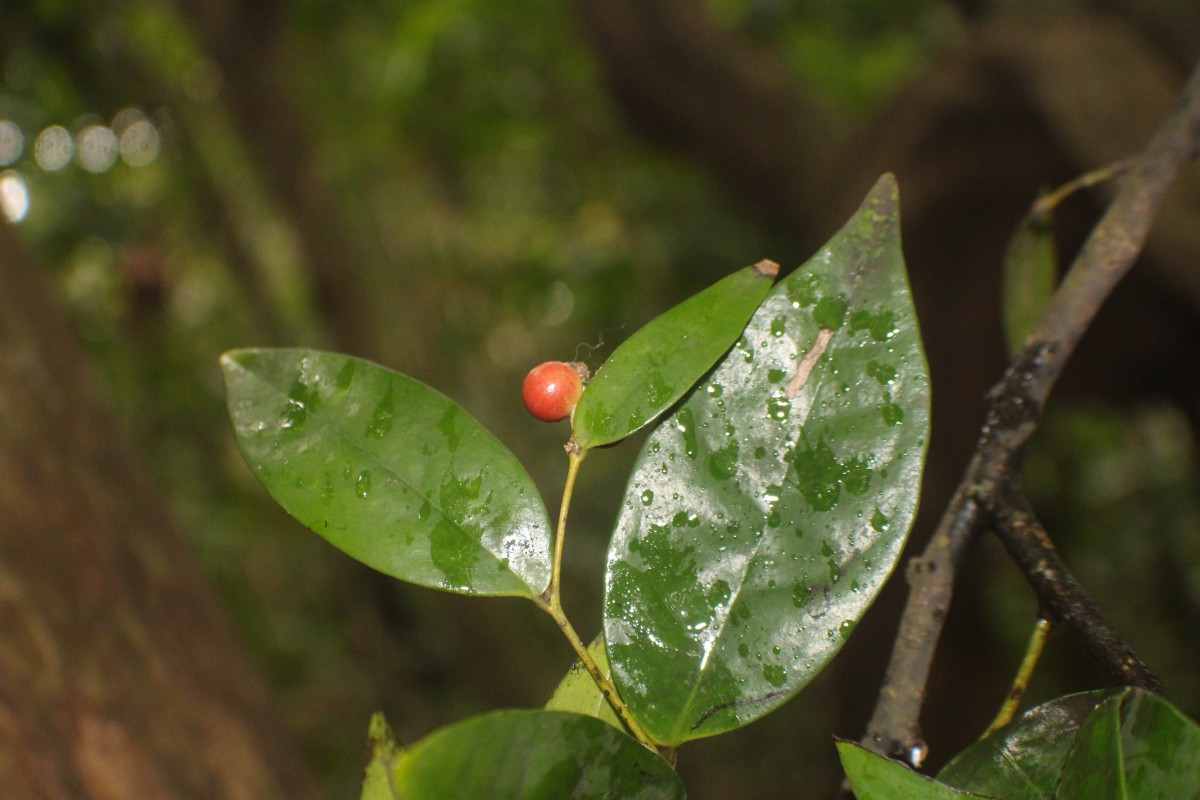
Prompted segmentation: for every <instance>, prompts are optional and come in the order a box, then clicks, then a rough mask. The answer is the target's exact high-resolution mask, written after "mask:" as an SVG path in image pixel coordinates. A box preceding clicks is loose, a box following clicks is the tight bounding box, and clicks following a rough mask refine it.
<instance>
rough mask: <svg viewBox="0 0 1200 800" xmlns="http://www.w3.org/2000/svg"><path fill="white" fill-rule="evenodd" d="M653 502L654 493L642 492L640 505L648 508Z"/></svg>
mask: <svg viewBox="0 0 1200 800" xmlns="http://www.w3.org/2000/svg"><path fill="white" fill-rule="evenodd" d="M653 502H654V492H653V491H652V490H650V489H647V490H646V491H644V492H642V505H644V506H648V505H650V504H651V503H653Z"/></svg>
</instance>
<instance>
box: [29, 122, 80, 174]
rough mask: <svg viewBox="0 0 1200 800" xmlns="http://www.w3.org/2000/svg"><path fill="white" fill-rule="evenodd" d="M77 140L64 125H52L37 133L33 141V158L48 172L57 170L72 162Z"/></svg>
mask: <svg viewBox="0 0 1200 800" xmlns="http://www.w3.org/2000/svg"><path fill="white" fill-rule="evenodd" d="M74 154H75V140H74V139H72V138H71V133H70V131H68V130H67V129H66V128H64V127H63V126H62V125H51V126H50V127H48V128H45V129H43V130H42V132H41V133H39V134H38V135H37V139H36V140H34V143H33V158H34V160H35V161H37V164H38V166H39V167H41V168H42V169H44V170H46V171H47V172H57V171H58V170H60V169H62V168H63V167H65V166H66V165H67V164H69V163H71V156H73V155H74Z"/></svg>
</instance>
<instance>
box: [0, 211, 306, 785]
mask: <svg viewBox="0 0 1200 800" xmlns="http://www.w3.org/2000/svg"><path fill="white" fill-rule="evenodd" d="M83 364H84V360H83V357H82V354H81V353H80V352H79V351H78V349H77V348H76V347H75V345H74V342H73V341H72V339H71V335H70V332H69V330H68V329H67V326H66V325H65V322H64V320H63V319H62V318H61V316H60V315H59V314H58V312H57V309H56V308H55V306H54V303H53V301H52V300H51V298H50V295H49V293H48V291H47V289H46V287H45V285H44V282H43V279H42V275H41V274H39V271H38V270H37V269H36V268H35V267H34V266H33V265H32V264H31V263H30V262H29V261H28V259H27V257H26V256H25V255H24V252H23V250H22V249H21V247H20V246H19V244H18V242H17V241H16V237H15V234H14V232H13V230H12V229H11V228H9V227H8V226H5V225H0V787H3V790H2V791H0V794H3V796H4V797H5V798H6V800H34V799H35V798H37V799H38V800H60V799H61V800H83V799H84V798H88V799H89V800H90V799H92V798H95V799H96V800H101V799H102V800H146V798H155V800H211V798H218V797H220V798H244V800H262V799H263V798H280V799H281V800H282V798H288V800H295V799H297V798H301V799H302V798H316V797H317V796H318V792H317V789H316V785H315V782H314V781H313V779H312V777H311V776H310V774H309V773H308V770H307V768H306V766H305V765H304V763H303V762H302V760H301V759H300V758H299V756H298V755H297V753H296V751H295V750H294V749H293V748H292V746H291V745H290V743H289V737H288V735H287V733H286V731H285V729H284V727H283V726H282V724H280V722H279V720H278V719H277V718H276V716H275V714H274V712H273V711H272V710H271V704H270V700H269V698H268V697H267V695H266V693H265V691H264V690H263V687H262V686H261V685H260V684H259V682H258V680H257V679H256V677H255V674H254V670H253V668H252V666H251V664H250V662H249V660H248V658H247V656H246V654H245V652H244V651H243V649H242V647H241V646H240V645H239V643H238V642H237V641H236V640H235V637H234V636H233V634H232V632H231V629H230V627H229V625H228V623H227V621H226V620H225V618H224V615H223V613H222V611H221V609H220V608H219V607H218V605H217V604H216V602H215V601H214V600H213V598H212V596H211V594H210V590H209V587H208V586H207V584H206V582H205V580H204V579H203V577H202V576H201V575H200V573H199V571H198V569H197V566H196V564H195V560H194V558H193V557H192V555H191V553H189V552H188V550H187V548H186V547H185V546H184V545H183V543H182V541H181V540H180V539H179V537H178V536H177V535H176V534H175V532H174V531H173V529H172V524H171V521H170V520H169V519H168V515H167V513H166V511H165V510H164V508H163V506H162V503H161V502H160V501H159V499H158V497H157V496H156V494H155V492H154V489H153V488H152V487H151V485H150V484H149V482H148V481H147V479H146V477H145V475H144V474H142V472H141V471H140V470H139V469H138V468H137V466H136V458H135V456H134V453H133V452H132V451H131V449H130V448H129V446H128V445H127V443H126V442H125V441H124V440H123V439H122V437H121V436H120V435H119V433H118V432H117V430H116V427H115V425H114V423H113V422H112V420H111V419H110V418H109V417H108V416H107V415H106V414H105V413H103V411H101V410H100V407H99V403H98V401H97V398H96V396H95V394H94V392H93V391H92V389H91V386H90V384H89V380H88V377H87V375H86V374H85V370H84V368H83Z"/></svg>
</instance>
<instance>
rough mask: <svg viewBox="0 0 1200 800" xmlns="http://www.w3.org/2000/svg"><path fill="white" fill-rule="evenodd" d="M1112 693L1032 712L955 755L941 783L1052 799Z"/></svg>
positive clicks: (1011, 797) (1016, 797) (1015, 797)
mask: <svg viewBox="0 0 1200 800" xmlns="http://www.w3.org/2000/svg"><path fill="white" fill-rule="evenodd" d="M1115 691H1116V693H1120V692H1121V690H1115ZM1113 693H1114V692H1112V691H1105V692H1085V693H1082V694H1073V695H1068V696H1066V697H1060V698H1059V699H1057V700H1054V701H1051V702H1049V703H1046V704H1045V705H1041V706H1038V707H1037V708H1034V709H1031V710H1029V711H1027V712H1025V713H1024V714H1022V715H1021V716H1019V717H1017V718H1016V719H1015V720H1013V721H1012V722H1010V723H1009V724H1008V725H1006V726H1004V727H1003V728H1001V729H1000V730H998V731H996V733H994V734H992V735H991V736H989V737H988V738H986V739H983V740H982V741H979V742H976V743H975V744H973V745H971V746H970V747H968V748H967V749H966V750H964V751H962V752H961V753H959V754H958V755H957V756H955V757H954V758H953V759H952V760H951V761H950V763H949V764H947V765H946V766H945V767H944V768H943V769H942V771H941V772H940V773H939V774H938V780H939V781H941V782H942V783H946V784H949V785H950V786H955V787H957V788H959V789H964V790H968V791H973V792H982V793H985V794H994V795H996V796H997V797H1003V798H1005V800H1051V798H1053V797H1054V791H1055V789H1056V788H1057V786H1058V781H1059V777H1060V776H1061V775H1062V767H1063V763H1064V762H1065V761H1066V759H1067V754H1068V753H1070V752H1071V748H1072V747H1073V746H1074V745H1075V737H1076V735H1077V734H1078V733H1079V729H1080V727H1081V726H1082V725H1083V723H1084V722H1085V721H1086V720H1087V718H1088V716H1089V715H1090V714H1091V713H1092V710H1093V709H1094V708H1095V707H1096V705H1097V704H1098V703H1100V702H1101V701H1103V700H1104V699H1105V698H1107V697H1109V696H1111V695H1112V694H1113Z"/></svg>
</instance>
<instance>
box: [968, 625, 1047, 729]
mask: <svg viewBox="0 0 1200 800" xmlns="http://www.w3.org/2000/svg"><path fill="white" fill-rule="evenodd" d="M1053 627H1054V624H1053V623H1052V622H1051V621H1050V619H1049V618H1048V617H1047V616H1046V615H1042V616H1040V617H1038V621H1037V624H1036V625H1034V626H1033V632H1032V633H1030V634H1029V644H1028V645H1027V646H1026V647H1025V658H1024V659H1022V660H1021V666H1020V668H1019V669H1018V670H1017V677H1015V678H1014V679H1013V685H1012V688H1011V689H1009V690H1008V696H1007V697H1006V698H1004V704H1003V705H1002V706H1000V711H999V712H998V713H997V714H996V718H995V719H994V720H992V724H991V725H988V728H987V730H986V731H984V732H983V736H982V737H980V738H983V739H986V738H987V737H989V736H991V735H992V734H993V733H995V732H996V731H998V730H1000V729H1001V728H1003V727H1004V726H1005V725H1007V724H1008V723H1010V722H1012V720H1013V717H1015V716H1016V715H1017V709H1018V708H1019V707H1020V705H1021V698H1023V697H1024V696H1025V692H1026V691H1027V690H1028V689H1029V681H1030V679H1031V678H1033V670H1034V669H1035V668H1036V667H1037V663H1038V661H1039V660H1040V659H1041V657H1042V650H1043V649H1045V647H1046V639H1048V638H1049V636H1050V629H1051V628H1053Z"/></svg>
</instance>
